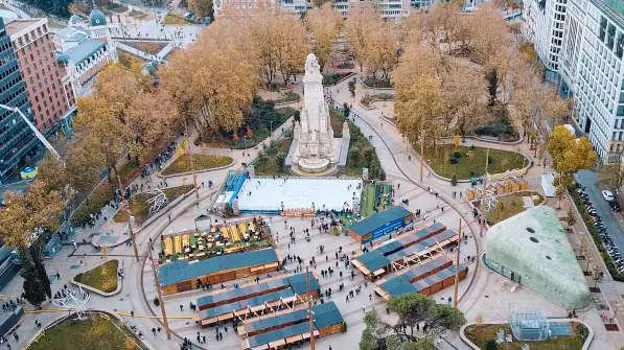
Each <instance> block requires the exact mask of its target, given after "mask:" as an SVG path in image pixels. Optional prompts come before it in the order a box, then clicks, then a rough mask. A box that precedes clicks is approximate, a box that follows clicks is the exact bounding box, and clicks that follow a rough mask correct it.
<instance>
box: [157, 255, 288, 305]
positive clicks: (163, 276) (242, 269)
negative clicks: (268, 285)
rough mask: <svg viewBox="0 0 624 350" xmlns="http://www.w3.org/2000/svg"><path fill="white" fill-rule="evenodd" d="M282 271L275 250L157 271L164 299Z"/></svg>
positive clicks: (172, 264) (173, 265)
mask: <svg viewBox="0 0 624 350" xmlns="http://www.w3.org/2000/svg"><path fill="white" fill-rule="evenodd" d="M278 270H279V259H278V257H277V253H276V252H275V250H274V249H261V250H254V251H248V252H241V253H234V254H227V255H220V256H215V257H212V258H209V259H204V260H193V261H185V260H179V261H175V262H170V263H167V264H164V265H161V266H160V267H159V268H158V275H159V280H160V287H161V288H162V292H163V293H164V294H165V295H170V294H175V293H179V292H183V291H187V290H192V289H197V288H199V287H200V283H201V284H204V285H212V284H220V283H224V282H228V281H233V280H237V279H241V278H247V277H253V276H258V275H263V274H266V273H271V272H275V271H278Z"/></svg>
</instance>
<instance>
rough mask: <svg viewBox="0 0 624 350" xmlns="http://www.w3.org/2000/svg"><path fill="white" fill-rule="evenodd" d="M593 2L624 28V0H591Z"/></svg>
mask: <svg viewBox="0 0 624 350" xmlns="http://www.w3.org/2000/svg"><path fill="white" fill-rule="evenodd" d="M591 2H592V3H593V4H594V6H596V7H597V8H598V9H600V11H602V12H603V13H604V14H605V15H607V16H608V17H609V18H611V20H612V21H613V22H615V23H616V24H617V25H618V26H619V27H620V28H624V2H622V0H591Z"/></svg>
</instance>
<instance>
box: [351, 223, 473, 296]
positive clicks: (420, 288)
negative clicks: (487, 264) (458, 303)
mask: <svg viewBox="0 0 624 350" xmlns="http://www.w3.org/2000/svg"><path fill="white" fill-rule="evenodd" d="M459 240H460V238H459V235H458V234H457V233H456V232H454V231H452V230H448V229H447V228H446V227H445V226H444V225H442V224H440V223H436V224H433V225H430V226H428V227H424V228H421V229H415V230H413V231H409V232H405V233H403V234H401V235H399V236H397V237H395V238H394V239H391V240H388V241H386V242H384V243H383V244H381V245H380V246H378V247H376V248H375V249H373V250H371V251H369V252H366V253H364V254H360V255H358V256H355V257H354V258H353V259H352V260H351V263H352V265H353V266H354V267H355V268H357V269H358V270H360V271H361V272H362V273H363V274H364V275H365V276H366V277H367V278H369V279H370V280H372V281H376V288H375V293H376V294H378V295H379V296H381V297H382V298H384V299H386V300H388V299H389V298H390V297H398V296H401V295H404V294H416V293H419V294H423V295H427V296H428V295H432V294H435V293H437V292H438V291H440V290H442V289H444V288H446V287H448V286H451V285H453V283H454V281H455V275H456V272H457V266H455V265H454V264H453V260H452V258H451V257H450V256H447V254H446V250H445V249H446V248H448V247H450V246H453V245H456V244H457V243H459ZM391 272H393V274H392V275H390V273H391ZM467 273H468V268H467V267H466V266H460V267H459V273H458V276H459V279H460V280H463V279H464V278H465V277H466V275H467ZM386 275H388V277H385V278H382V277H383V276H386Z"/></svg>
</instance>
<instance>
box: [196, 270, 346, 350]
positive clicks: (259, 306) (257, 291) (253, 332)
mask: <svg viewBox="0 0 624 350" xmlns="http://www.w3.org/2000/svg"><path fill="white" fill-rule="evenodd" d="M319 295H320V285H319V282H318V276H317V275H316V274H315V273H314V272H308V273H300V274H294V275H290V276H280V277H273V278H270V279H267V280H265V281H262V282H260V283H248V284H245V285H241V286H238V287H231V288H227V289H223V290H219V291H217V292H216V293H211V294H209V295H206V296H202V297H200V298H198V299H197V308H198V310H199V311H198V312H197V313H196V315H195V317H196V319H195V321H196V322H197V323H198V324H199V325H200V326H201V327H202V328H206V327H211V326H215V325H219V324H222V323H229V322H232V321H234V320H237V325H238V327H237V329H236V330H237V332H238V333H239V335H240V336H241V348H242V349H279V348H284V347H289V346H294V345H298V344H301V343H303V342H305V341H307V340H309V339H310V336H311V334H313V335H314V337H323V336H327V335H330V334H334V333H337V332H344V330H345V325H344V320H343V318H342V315H341V314H340V311H339V310H338V308H337V307H336V305H335V304H334V303H318V297H319ZM308 297H309V298H313V299H314V300H315V301H314V303H315V305H314V307H313V309H312V311H313V315H314V321H313V331H312V333H310V328H309V318H308V309H307V307H306V304H307V303H305V302H306V301H307V300H308V299H307V298H308Z"/></svg>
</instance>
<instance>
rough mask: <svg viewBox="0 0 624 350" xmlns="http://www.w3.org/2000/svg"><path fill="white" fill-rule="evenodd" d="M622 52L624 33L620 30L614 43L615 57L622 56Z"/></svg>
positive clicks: (623, 50)
mask: <svg viewBox="0 0 624 350" xmlns="http://www.w3.org/2000/svg"><path fill="white" fill-rule="evenodd" d="M623 54H624V33H623V32H620V33H619V35H618V39H617V44H616V45H615V55H616V56H617V58H622V55H623Z"/></svg>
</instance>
